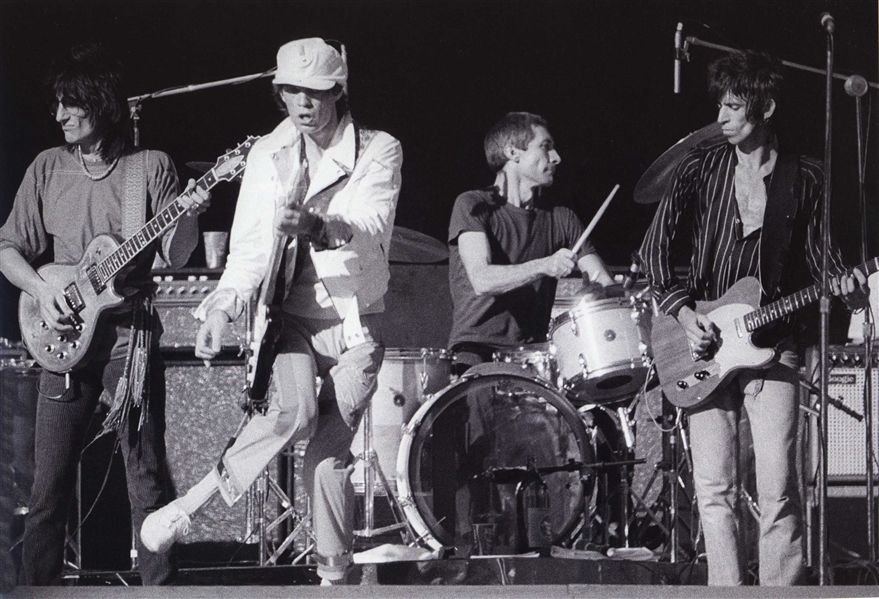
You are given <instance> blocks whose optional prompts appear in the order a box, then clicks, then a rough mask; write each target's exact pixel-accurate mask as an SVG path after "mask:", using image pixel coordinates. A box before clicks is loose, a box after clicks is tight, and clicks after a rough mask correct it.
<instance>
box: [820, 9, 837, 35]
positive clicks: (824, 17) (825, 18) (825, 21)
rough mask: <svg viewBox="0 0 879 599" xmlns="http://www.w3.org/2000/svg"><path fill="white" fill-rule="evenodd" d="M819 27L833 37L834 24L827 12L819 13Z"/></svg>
mask: <svg viewBox="0 0 879 599" xmlns="http://www.w3.org/2000/svg"><path fill="white" fill-rule="evenodd" d="M821 26H822V27H823V28H824V29H826V30H827V33H829V34H830V35H833V32H834V31H835V30H836V24H835V23H834V22H833V17H831V16H830V13H829V12H822V13H821Z"/></svg>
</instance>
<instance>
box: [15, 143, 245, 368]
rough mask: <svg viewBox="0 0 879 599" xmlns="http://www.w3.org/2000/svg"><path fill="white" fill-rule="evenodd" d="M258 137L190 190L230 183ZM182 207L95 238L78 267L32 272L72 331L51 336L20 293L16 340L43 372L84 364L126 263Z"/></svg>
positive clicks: (116, 299)
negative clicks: (56, 291) (64, 307)
mask: <svg viewBox="0 0 879 599" xmlns="http://www.w3.org/2000/svg"><path fill="white" fill-rule="evenodd" d="M257 139H258V137H252V136H251V137H248V138H247V140H246V141H244V142H243V143H242V144H240V145H239V146H238V147H237V148H235V149H234V150H230V151H229V152H227V153H226V154H224V155H223V156H221V157H220V158H219V159H218V160H217V163H216V165H215V166H214V167H213V168H212V169H211V170H209V171H208V172H206V173H205V174H204V175H203V176H202V177H201V178H200V179H199V180H198V181H197V182H196V187H198V188H199V189H202V190H204V191H207V190H209V189H211V188H212V187H214V186H215V185H216V184H217V183H219V182H220V181H234V180H235V179H236V178H237V177H239V176H240V175H241V173H242V172H243V171H244V167H245V165H246V158H247V154H248V152H250V148H251V147H252V146H253V143H254V142H255V141H256V140H257ZM184 212H186V208H184V207H183V204H182V203H181V202H180V198H177V199H175V200H174V201H173V202H172V203H171V204H169V205H168V206H167V207H165V208H164V209H163V210H162V211H161V212H159V213H158V214H156V216H154V217H153V218H152V219H150V220H149V221H148V222H147V223H146V224H145V225H143V227H141V228H140V230H138V231H137V232H136V233H135V234H134V235H132V236H131V237H129V238H128V239H127V240H125V241H124V242H122V243H119V241H118V240H117V239H118V238H117V237H116V236H114V235H112V234H103V235H98V236H96V237H95V238H94V239H92V241H91V242H90V243H89V244H88V247H86V250H85V253H84V254H83V256H82V258H81V259H80V261H79V263H78V264H73V265H65V264H47V265H46V266H43V267H42V268H40V269H39V270H38V271H37V272H38V274H39V275H40V277H42V278H43V280H45V281H46V282H48V283H49V284H51V285H54V286H56V287H60V288H63V289H64V298H65V299H66V300H67V304H68V306H70V309H71V310H73V317H72V320H73V323H72V324H73V330H72V331H56V330H55V329H53V328H52V327H51V326H50V325H49V324H48V323H47V322H45V321H44V320H43V318H42V316H41V314H40V306H39V303H38V302H37V300H36V298H34V297H32V296H30V295H28V294H26V293H22V294H21V298H20V300H19V303H18V323H19V326H20V328H21V337H22V341H23V342H24V344H25V347H27V349H28V351H29V352H30V354H31V356H32V357H33V358H34V359H35V360H36V361H37V362H38V363H39V364H40V366H42V367H43V368H45V369H46V370H49V371H51V372H56V373H59V374H64V373H66V372H70V371H72V370H76V369H77V368H81V367H83V366H84V365H85V364H87V363H88V359H89V354H90V352H91V350H92V348H93V346H94V344H93V341H94V338H95V335H96V334H97V335H99V334H100V331H101V326H102V323H103V321H104V317H105V314H106V313H107V311H108V310H110V309H112V308H115V307H117V306H119V305H120V304H122V302H123V301H124V298H123V297H122V296H121V295H120V294H119V293H118V291H117V290H116V282H117V280H121V279H122V278H124V275H126V274H128V270H130V269H129V268H128V267H129V266H130V263H131V261H132V260H133V259H134V258H135V257H136V256H137V255H138V254H140V253H141V251H143V250H144V249H145V248H146V247H147V246H148V245H149V244H150V243H152V242H153V241H155V240H156V239H157V238H158V237H160V236H161V235H162V234H163V233H165V232H166V231H167V230H168V229H170V228H171V226H172V225H173V224H174V223H175V222H177V219H179V218H180V217H181V216H182V215H183V213H184Z"/></svg>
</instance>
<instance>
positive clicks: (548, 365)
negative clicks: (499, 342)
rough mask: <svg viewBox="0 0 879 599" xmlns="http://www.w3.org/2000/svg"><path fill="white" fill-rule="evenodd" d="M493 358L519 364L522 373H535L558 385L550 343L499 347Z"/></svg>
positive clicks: (534, 374)
mask: <svg viewBox="0 0 879 599" xmlns="http://www.w3.org/2000/svg"><path fill="white" fill-rule="evenodd" d="M492 360H494V361H495V362H502V363H505V364H518V365H519V366H520V367H521V368H522V374H524V375H533V376H536V377H538V378H540V379H543V380H544V381H546V382H547V383H549V384H550V385H553V386H557V385H558V369H557V368H556V363H555V358H554V357H553V355H552V354H551V353H550V351H549V344H548V343H535V344H532V345H523V346H522V347H517V348H510V349H506V348H505V349H499V350H497V351H496V352H494V354H492Z"/></svg>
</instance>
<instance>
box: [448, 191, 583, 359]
mask: <svg viewBox="0 0 879 599" xmlns="http://www.w3.org/2000/svg"><path fill="white" fill-rule="evenodd" d="M583 230H584V227H583V223H582V222H581V221H580V219H579V218H577V215H576V214H574V212H573V211H572V210H570V209H569V208H565V207H561V206H551V205H546V204H541V203H540V200H538V202H536V203H535V206H534V207H533V208H529V209H525V208H520V207H518V206H513V205H511V204H508V203H507V202H506V200H505V199H504V198H503V197H501V196H500V195H499V194H498V193H497V189H496V188H494V187H491V188H489V189H484V190H476V191H468V192H465V193H463V194H461V195H460V196H458V199H457V200H456V201H455V206H454V208H453V209H452V218H451V221H450V223H449V286H450V291H451V295H452V305H453V315H452V332H451V335H450V338H449V347H451V348H454V347H455V345H457V344H459V343H481V344H487V345H497V346H502V347H503V346H507V347H509V346H518V345H523V344H527V343H539V342H543V341H546V334H547V331H548V329H549V320H550V317H551V314H552V305H553V302H554V301H555V291H556V284H557V281H556V279H554V278H552V277H542V278H540V279H538V280H537V281H534V282H532V283H530V284H528V285H524V286H522V287H518V288H516V289H514V290H512V291H508V292H507V293H502V294H500V295H494V296H491V295H482V296H478V295H476V293H475V292H474V291H473V286H472V285H471V284H470V279H469V278H468V277H467V272H466V271H465V270H464V264H463V262H462V261H461V256H460V254H459V252H458V236H459V235H460V234H461V233H464V232H468V231H475V232H480V233H485V234H486V236H487V237H488V243H489V247H490V251H491V263H492V264H499V265H502V264H522V263H525V262H528V261H530V260H535V259H538V258H545V257H546V256H549V255H551V254H553V253H555V252H556V251H558V250H560V249H561V248H564V247H568V248H570V247H573V245H574V244H575V243H576V242H577V239H578V238H579V237H580V234H581V233H582V232H583ZM594 252H595V249H594V248H593V246H592V244H590V243H589V242H588V241H587V242H586V243H585V244H584V245H583V248H582V249H581V250H580V253H579V255H580V256H585V255H586V254H590V253H594Z"/></svg>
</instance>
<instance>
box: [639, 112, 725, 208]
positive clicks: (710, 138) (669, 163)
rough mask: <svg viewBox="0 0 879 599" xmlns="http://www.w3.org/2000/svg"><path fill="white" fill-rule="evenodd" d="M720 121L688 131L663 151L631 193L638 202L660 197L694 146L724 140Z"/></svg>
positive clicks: (699, 146) (704, 145)
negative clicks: (683, 136) (691, 131)
mask: <svg viewBox="0 0 879 599" xmlns="http://www.w3.org/2000/svg"><path fill="white" fill-rule="evenodd" d="M720 129H721V128H720V123H717V122H714V123H711V124H710V125H706V126H705V127H702V128H701V129H699V130H698V131H694V132H693V133H690V134H689V135H688V136H686V137H685V138H683V139H682V140H680V141H679V142H678V143H676V144H675V145H673V146H672V147H670V148H669V149H667V150H666V151H665V152H663V154H662V156H660V157H659V158H657V159H656V160H655V161H654V162H653V164H651V165H650V167H649V168H648V169H647V170H646V171H644V174H643V175H641V178H640V179H639V180H638V184H637V185H635V191H634V192H633V193H632V195H633V196H634V198H635V202H637V203H638V204H652V203H654V202H658V201H659V200H661V199H662V195H663V194H664V193H665V191H666V190H667V189H668V186H669V184H670V183H671V178H672V175H674V172H675V169H676V168H677V166H678V164H679V163H680V161H681V160H682V159H683V157H684V155H686V153H687V152H689V151H690V150H692V149H695V148H705V147H708V146H710V145H713V144H716V143H718V142H720V141H723V140H724V136H723V133H721V130H720Z"/></svg>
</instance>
